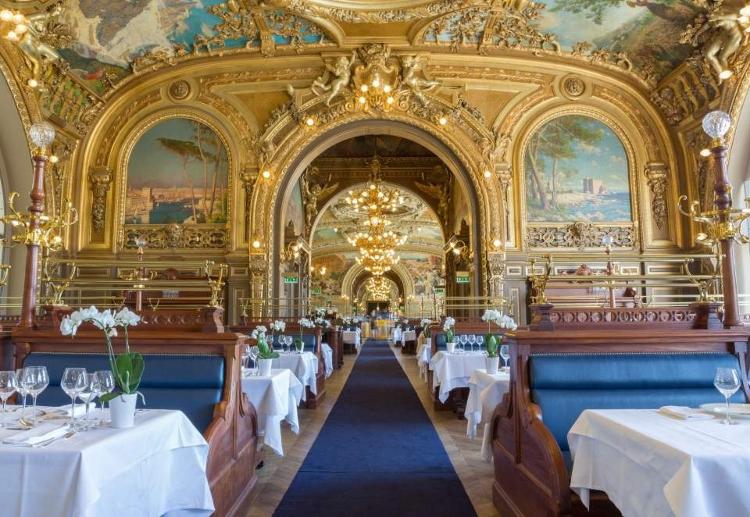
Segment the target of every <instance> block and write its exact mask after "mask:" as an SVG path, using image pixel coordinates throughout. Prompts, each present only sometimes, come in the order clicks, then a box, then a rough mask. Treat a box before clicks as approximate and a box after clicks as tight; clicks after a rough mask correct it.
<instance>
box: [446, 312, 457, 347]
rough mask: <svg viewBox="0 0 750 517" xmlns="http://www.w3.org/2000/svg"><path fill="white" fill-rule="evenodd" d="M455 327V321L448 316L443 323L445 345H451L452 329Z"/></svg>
mask: <svg viewBox="0 0 750 517" xmlns="http://www.w3.org/2000/svg"><path fill="white" fill-rule="evenodd" d="M455 326H456V320H455V319H453V318H451V317H450V316H448V317H446V318H445V320H444V321H443V332H445V342H446V343H453V336H454V331H453V329H454V328H455Z"/></svg>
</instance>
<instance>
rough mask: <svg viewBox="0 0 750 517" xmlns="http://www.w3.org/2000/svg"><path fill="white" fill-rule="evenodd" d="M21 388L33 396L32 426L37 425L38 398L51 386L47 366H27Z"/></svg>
mask: <svg viewBox="0 0 750 517" xmlns="http://www.w3.org/2000/svg"><path fill="white" fill-rule="evenodd" d="M21 386H23V389H24V390H26V392H27V393H28V394H29V395H31V400H32V401H33V409H32V412H31V425H32V426H35V425H36V398H37V397H38V396H39V394H40V393H41V392H43V391H44V390H46V389H47V386H49V374H48V373H47V367H46V366H27V367H26V368H24V369H23V373H22V374H21Z"/></svg>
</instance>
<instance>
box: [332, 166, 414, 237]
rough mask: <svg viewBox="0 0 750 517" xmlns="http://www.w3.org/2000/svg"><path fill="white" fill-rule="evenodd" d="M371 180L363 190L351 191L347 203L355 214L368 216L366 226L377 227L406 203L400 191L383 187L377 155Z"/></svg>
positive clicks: (372, 168) (346, 199)
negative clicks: (376, 225)
mask: <svg viewBox="0 0 750 517" xmlns="http://www.w3.org/2000/svg"><path fill="white" fill-rule="evenodd" d="M370 169H371V170H370V180H369V181H368V184H367V186H366V187H364V188H363V189H360V190H358V191H353V190H350V191H349V192H348V194H349V195H348V196H346V198H345V201H346V203H347V204H349V205H351V206H352V208H353V209H354V211H355V212H357V213H363V214H367V221H366V222H365V224H370V225H375V224H378V223H379V222H380V220H381V219H383V218H384V216H385V215H387V214H388V213H394V212H395V211H396V210H397V209H398V207H399V206H400V205H402V204H403V203H404V196H403V194H401V192H400V191H398V190H397V189H393V188H388V187H386V186H385V185H383V180H382V179H381V177H380V171H381V163H380V158H378V156H377V155H375V156H374V157H373V159H372V162H370Z"/></svg>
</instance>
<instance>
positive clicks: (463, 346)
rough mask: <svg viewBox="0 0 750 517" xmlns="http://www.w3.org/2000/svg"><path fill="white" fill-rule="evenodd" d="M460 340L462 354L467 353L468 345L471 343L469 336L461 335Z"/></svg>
mask: <svg viewBox="0 0 750 517" xmlns="http://www.w3.org/2000/svg"><path fill="white" fill-rule="evenodd" d="M458 340H459V341H460V342H461V352H466V343H468V342H469V336H467V335H466V334H461V336H460V337H459V338H458Z"/></svg>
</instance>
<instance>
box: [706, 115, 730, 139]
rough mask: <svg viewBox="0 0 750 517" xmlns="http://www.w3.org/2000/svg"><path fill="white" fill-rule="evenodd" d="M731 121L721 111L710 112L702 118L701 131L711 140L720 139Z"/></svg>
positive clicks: (727, 129)
mask: <svg viewBox="0 0 750 517" xmlns="http://www.w3.org/2000/svg"><path fill="white" fill-rule="evenodd" d="M731 124H732V119H731V118H730V117H729V115H728V114H726V113H724V112H723V111H712V112H710V113H709V114H707V115H706V116H705V117H703V131H705V132H706V134H707V135H708V136H710V137H711V138H714V139H716V138H721V137H723V136H724V135H726V134H727V131H729V126H730V125H731Z"/></svg>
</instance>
